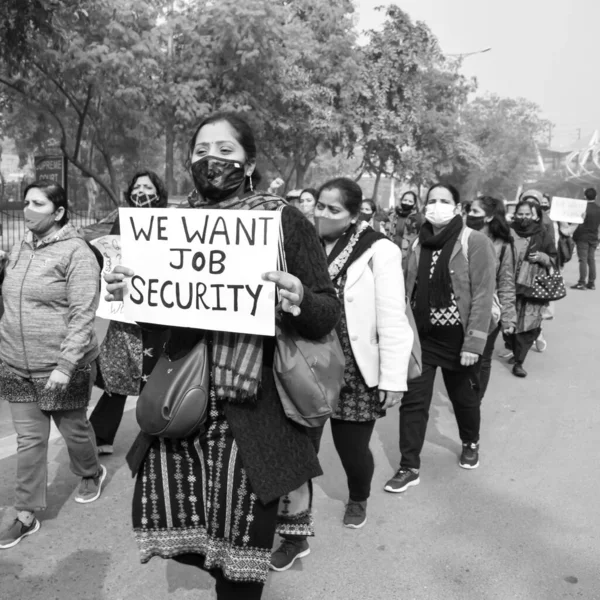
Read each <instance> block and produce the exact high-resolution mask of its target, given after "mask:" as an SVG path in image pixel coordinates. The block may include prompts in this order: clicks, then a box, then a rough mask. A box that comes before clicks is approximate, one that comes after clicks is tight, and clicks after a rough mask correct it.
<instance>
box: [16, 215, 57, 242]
mask: <svg viewBox="0 0 600 600" xmlns="http://www.w3.org/2000/svg"><path fill="white" fill-rule="evenodd" d="M23 214H24V217H25V224H26V225H27V229H29V231H31V232H33V233H34V234H35V235H36V236H38V237H44V236H45V235H46V234H47V233H48V232H49V231H50V230H51V229H52V228H53V227H54V226H55V225H56V224H57V222H56V221H55V219H54V217H55V216H56V212H51V213H42V212H38V211H37V210H32V209H31V208H26V209H25V210H24V211H23Z"/></svg>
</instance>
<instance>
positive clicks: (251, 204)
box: [188, 192, 285, 402]
mask: <svg viewBox="0 0 600 600" xmlns="http://www.w3.org/2000/svg"><path fill="white" fill-rule="evenodd" d="M188 201H189V203H190V205H191V206H192V207H193V208H200V209H206V210H210V209H211V208H212V209H215V208H217V209H219V210H224V209H225V210H277V209H278V208H279V207H280V206H281V205H282V204H285V202H284V201H283V200H282V199H281V198H279V197H278V196H272V195H270V194H254V195H251V196H246V197H241V198H240V197H237V196H236V197H234V198H229V199H227V200H223V201H222V202H219V203H218V204H209V203H207V202H206V201H204V200H203V199H202V198H201V197H200V196H199V195H198V194H197V193H196V194H194V192H192V194H190V196H189V197H188ZM212 340H213V343H212V354H211V357H212V374H213V383H214V389H215V394H216V395H217V398H221V399H225V400H229V401H231V402H245V401H253V400H254V399H255V397H256V393H257V391H258V386H259V384H260V380H261V373H262V363H263V338H262V336H260V335H251V334H246V333H230V332H227V331H215V332H213V336H212Z"/></svg>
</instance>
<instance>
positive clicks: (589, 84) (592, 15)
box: [354, 0, 600, 146]
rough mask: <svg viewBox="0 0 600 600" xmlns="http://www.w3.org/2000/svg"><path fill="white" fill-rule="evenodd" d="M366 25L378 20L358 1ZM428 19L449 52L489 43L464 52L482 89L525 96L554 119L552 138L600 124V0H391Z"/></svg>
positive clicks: (561, 140)
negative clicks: (478, 52)
mask: <svg viewBox="0 0 600 600" xmlns="http://www.w3.org/2000/svg"><path fill="white" fill-rule="evenodd" d="M354 1H355V3H356V4H357V6H358V9H359V14H360V21H359V24H360V27H361V29H368V28H371V27H376V25H377V23H378V22H380V21H381V16H379V15H378V14H377V12H376V11H375V10H374V7H376V6H379V5H386V4H388V3H389V2H386V1H381V0H354ZM393 3H394V4H397V5H398V6H400V7H401V8H402V9H403V10H405V11H406V12H407V13H408V14H409V15H410V16H411V17H412V18H413V19H414V20H419V21H424V22H425V23H427V25H428V26H429V27H430V29H431V30H432V31H433V33H434V34H435V35H436V36H437V37H438V39H439V41H440V44H441V47H442V50H443V51H444V52H445V53H448V54H456V53H465V52H472V51H476V50H480V49H483V48H487V47H490V46H491V47H492V50H491V52H488V53H486V54H481V55H477V56H471V57H468V58H465V60H464V65H463V72H464V73H465V74H466V75H468V76H475V77H476V78H477V80H478V82H479V92H480V93H481V92H486V91H489V92H494V93H497V94H499V95H501V96H511V97H519V96H521V97H524V98H527V99H529V100H533V101H534V102H536V103H537V104H539V105H540V106H541V108H542V110H543V113H544V116H545V117H546V118H548V119H550V120H551V121H552V122H553V123H555V125H556V127H555V129H554V142H553V146H554V145H561V144H568V143H569V142H572V141H573V140H576V139H577V136H578V131H577V130H578V128H580V129H581V134H582V136H585V135H586V134H590V133H591V132H592V131H593V130H594V129H596V128H600V53H599V42H600V33H599V31H600V0H560V1H559V0H502V1H498V0H496V1H492V0H394V2H393Z"/></svg>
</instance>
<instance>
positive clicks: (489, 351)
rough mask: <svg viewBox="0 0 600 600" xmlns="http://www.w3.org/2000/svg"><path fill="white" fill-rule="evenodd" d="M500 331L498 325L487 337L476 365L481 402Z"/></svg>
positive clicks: (490, 371) (490, 372)
mask: <svg viewBox="0 0 600 600" xmlns="http://www.w3.org/2000/svg"><path fill="white" fill-rule="evenodd" d="M500 330H501V327H500V325H498V327H496V329H494V331H492V333H490V334H489V335H488V339H487V343H486V345H485V349H484V350H483V354H482V355H481V358H480V359H479V362H478V363H477V364H478V365H479V398H480V399H481V400H483V397H484V396H485V392H486V391H487V387H488V384H489V382H490V375H491V374H492V356H493V354H494V346H495V345H496V340H497V339H498V336H499V335H500Z"/></svg>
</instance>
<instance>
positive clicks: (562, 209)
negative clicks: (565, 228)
mask: <svg viewBox="0 0 600 600" xmlns="http://www.w3.org/2000/svg"><path fill="white" fill-rule="evenodd" d="M586 210H587V202H586V201H585V200H575V199H574V198H560V197H557V196H554V197H553V198H552V206H551V207H550V218H551V219H552V220H553V221H563V222H565V223H583V220H584V219H585V211H586Z"/></svg>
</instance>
